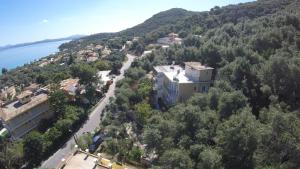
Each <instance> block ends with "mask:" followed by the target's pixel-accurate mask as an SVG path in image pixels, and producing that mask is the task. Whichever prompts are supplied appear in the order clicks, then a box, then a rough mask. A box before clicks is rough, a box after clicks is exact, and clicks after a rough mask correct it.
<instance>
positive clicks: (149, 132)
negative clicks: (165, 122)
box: [143, 128, 162, 150]
mask: <svg viewBox="0 0 300 169" xmlns="http://www.w3.org/2000/svg"><path fill="white" fill-rule="evenodd" d="M143 140H144V142H145V144H146V145H147V149H148V150H153V149H156V148H157V147H159V146H160V143H161V140H162V136H161V133H160V131H159V130H157V129H150V128H146V129H145V131H144V133H143Z"/></svg>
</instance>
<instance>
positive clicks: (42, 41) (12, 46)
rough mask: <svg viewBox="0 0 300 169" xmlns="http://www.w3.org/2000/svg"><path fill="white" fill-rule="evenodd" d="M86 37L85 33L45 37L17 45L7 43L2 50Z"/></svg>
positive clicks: (0, 48)
mask: <svg viewBox="0 0 300 169" xmlns="http://www.w3.org/2000/svg"><path fill="white" fill-rule="evenodd" d="M82 37H84V35H72V36H68V37H64V38H57V39H45V40H41V41H36V42H27V43H20V44H16V45H7V46H2V47H0V51H1V50H6V49H11V48H17V47H23V46H29V45H34V44H39V43H48V42H57V41H62V40H76V39H80V38H82Z"/></svg>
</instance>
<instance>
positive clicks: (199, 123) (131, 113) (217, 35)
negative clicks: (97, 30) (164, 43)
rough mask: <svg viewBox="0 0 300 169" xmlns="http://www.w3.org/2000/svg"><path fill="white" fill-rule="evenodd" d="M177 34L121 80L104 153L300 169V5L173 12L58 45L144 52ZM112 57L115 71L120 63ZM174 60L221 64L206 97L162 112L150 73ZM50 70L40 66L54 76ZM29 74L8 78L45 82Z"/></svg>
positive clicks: (277, 1) (217, 167) (160, 163)
mask: <svg viewBox="0 0 300 169" xmlns="http://www.w3.org/2000/svg"><path fill="white" fill-rule="evenodd" d="M171 32H175V33H178V34H179V36H180V37H181V38H183V44H181V45H171V46H170V47H169V48H167V49H165V48H164V49H163V48H156V49H155V50H153V52H152V53H151V54H149V55H147V56H145V57H141V58H138V59H136V61H134V62H133V64H132V66H131V68H129V69H128V70H127V71H126V73H125V78H124V79H123V80H120V81H119V82H118V83H117V84H116V87H117V89H116V96H115V98H113V99H111V100H110V104H109V106H108V107H107V108H106V110H105V113H104V114H103V117H101V118H102V119H103V121H102V122H101V124H100V130H101V131H105V132H107V133H108V135H109V136H110V139H109V140H105V141H104V143H103V146H101V151H104V152H105V153H108V154H110V155H114V156H116V157H118V158H117V159H118V160H119V161H126V160H135V161H138V162H140V161H139V160H140V158H141V155H142V154H144V155H146V156H147V155H148V157H149V156H151V158H152V160H153V161H151V162H152V166H151V168H154V169H158V168H162V169H173V168H180V169H181V168H182V169H195V168H197V169H198V168H199V169H254V168H255V169H299V168H300V1H299V0H258V1H255V2H249V3H243V4H238V5H230V6H225V7H214V8H213V9H211V10H210V11H205V12H191V11H186V10H183V9H171V10H169V11H165V12H162V13H159V14H156V15H154V16H153V17H152V18H150V19H148V20H147V21H145V22H144V23H142V24H140V25H138V26H136V27H133V28H130V29H127V30H124V31H121V32H118V33H107V34H96V35H91V36H88V37H84V38H81V39H80V40H76V41H72V42H70V43H67V44H64V45H62V46H61V47H60V49H61V50H64V49H66V52H69V51H73V50H78V49H81V48H85V47H86V46H87V45H90V44H91V43H93V44H95V45H98V44H101V45H103V46H109V48H111V49H112V50H116V49H119V48H120V47H122V45H123V44H124V43H125V42H126V41H127V40H132V39H133V37H134V36H139V37H140V38H139V40H138V41H136V42H134V43H135V44H134V43H133V44H134V45H133V47H131V48H129V49H128V50H129V52H132V53H134V52H136V51H137V48H138V49H139V52H138V53H139V54H140V53H142V52H143V50H144V49H149V44H153V43H156V40H157V39H158V38H160V37H164V36H166V35H167V34H168V33H171ZM150 46H151V45H150ZM136 53H137V52H136ZM69 54H70V57H71V56H72V52H70V53H69ZM113 56H114V57H113V58H115V59H112V60H108V61H109V63H110V64H112V65H114V63H116V61H118V58H119V55H113ZM122 56H123V55H122ZM71 58H72V57H71ZM109 58H110V57H108V59H109ZM173 61H175V63H176V64H179V65H184V62H187V61H199V62H201V63H202V64H205V65H208V66H211V67H214V68H215V69H214V72H213V78H214V84H213V85H212V86H211V88H210V89H209V91H208V93H207V94H195V95H194V96H193V97H192V98H191V99H189V101H187V102H186V103H181V104H177V105H175V106H172V107H168V108H165V109H163V110H157V109H155V108H153V107H151V94H152V89H153V86H152V85H153V81H152V79H151V77H152V74H151V71H152V70H153V66H156V65H163V64H171V63H172V62H173ZM117 63H118V64H121V62H120V61H118V62H117ZM92 66H93V65H92ZM94 66H95V67H96V65H94ZM50 68H51V67H49V70H48V71H47V69H44V68H43V69H42V68H39V69H33V70H35V72H39V71H41V72H42V71H43V72H44V76H45V77H48V76H51V75H53V72H52V69H50ZM61 69H62V70H64V71H66V70H67V71H66V72H67V73H68V74H67V75H69V73H70V71H71V70H69V66H68V65H65V66H63V67H61ZM61 69H59V68H55V70H57V71H55V74H54V75H56V76H53V77H48V80H49V81H53V82H58V81H60V80H62V79H61V78H62V77H65V76H62V75H61V74H60V71H62V70H61ZM29 70H31V69H21V68H20V71H15V72H13V73H10V74H13V75H14V76H13V77H18V79H19V78H20V79H21V77H22V78H24V77H26V79H30V80H33V79H37V77H36V76H35V75H33V73H32V72H33V71H29ZM45 71H46V72H45ZM149 76H150V78H149ZM1 79H2V81H9V82H18V81H16V80H15V78H11V77H8V76H3V77H2V78H1ZM56 79H58V80H57V81H56ZM125 124H126V125H128V124H130V125H132V126H131V129H132V133H134V134H136V137H134V138H132V137H133V136H131V137H130V136H129V134H128V132H127V129H128V126H125ZM137 143H138V144H137ZM140 145H142V146H140ZM143 145H145V150H144V149H143V148H144V147H143ZM139 146H140V147H142V148H140V147H139ZM143 151H145V152H144V153H143ZM101 153H102V152H101ZM0 155H1V154H0ZM4 159H5V160H6V158H4ZM5 160H4V161H5Z"/></svg>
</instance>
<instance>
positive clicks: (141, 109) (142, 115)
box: [134, 103, 152, 124]
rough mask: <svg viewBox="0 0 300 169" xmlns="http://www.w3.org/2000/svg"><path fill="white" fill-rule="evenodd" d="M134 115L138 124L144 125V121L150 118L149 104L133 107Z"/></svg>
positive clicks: (139, 104) (150, 109)
mask: <svg viewBox="0 0 300 169" xmlns="http://www.w3.org/2000/svg"><path fill="white" fill-rule="evenodd" d="M134 107H135V111H134V115H135V118H136V119H137V121H138V122H139V123H140V124H145V123H146V120H147V119H148V118H149V117H150V116H151V111H152V108H151V106H150V104H147V103H138V104H136V105H135V106H134Z"/></svg>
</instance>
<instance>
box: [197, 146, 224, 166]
mask: <svg viewBox="0 0 300 169" xmlns="http://www.w3.org/2000/svg"><path fill="white" fill-rule="evenodd" d="M199 156H200V162H199V163H198V165H197V168H201V169H223V164H222V155H221V154H220V153H219V152H218V151H217V150H215V149H211V148H206V149H204V150H203V151H202V152H201V153H200V155H199Z"/></svg>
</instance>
